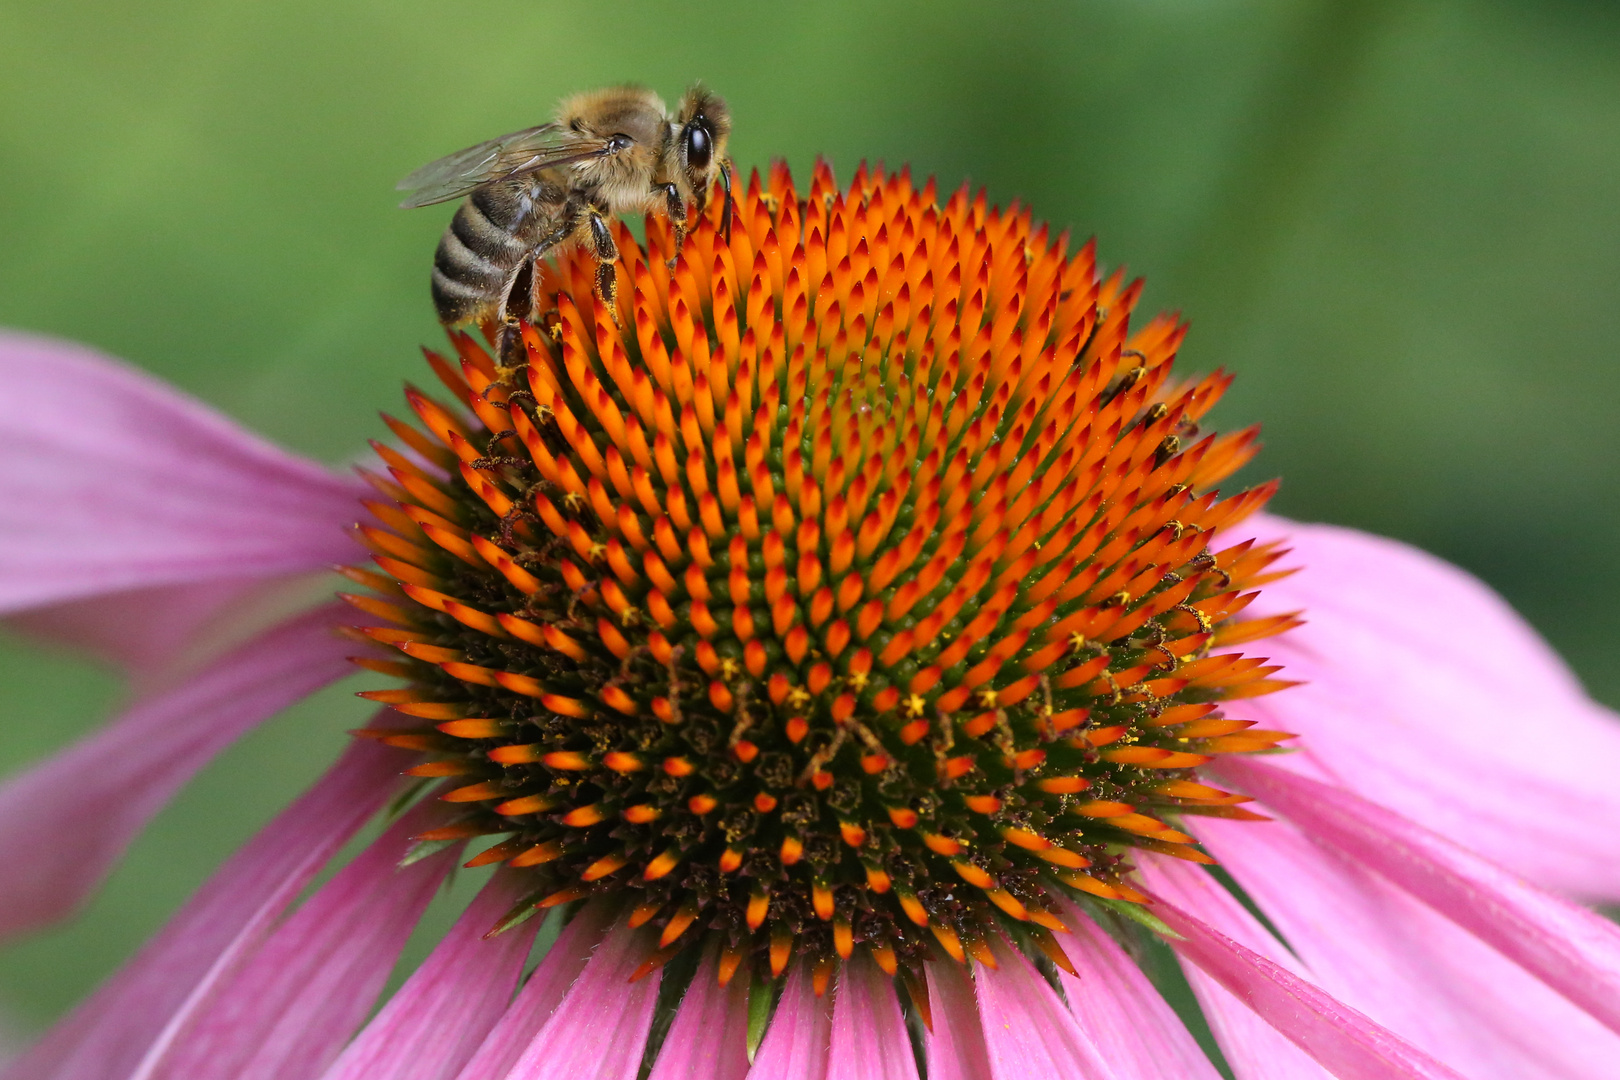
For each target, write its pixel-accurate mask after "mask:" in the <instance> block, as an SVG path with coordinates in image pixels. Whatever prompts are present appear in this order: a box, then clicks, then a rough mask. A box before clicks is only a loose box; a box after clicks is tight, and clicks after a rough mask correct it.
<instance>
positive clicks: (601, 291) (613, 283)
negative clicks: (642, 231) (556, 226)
mask: <svg viewBox="0 0 1620 1080" xmlns="http://www.w3.org/2000/svg"><path fill="white" fill-rule="evenodd" d="M586 213H587V215H588V216H587V219H586V220H587V221H589V223H590V227H591V250H592V252H593V253H594V254H595V255H596V295H597V297H598V298H599V299H600V300H601V301H602V303H603V305H604V306H605V307H606V308H607V309H608V314H609V315H610V316H612V318H613V325H614V326H618V325H619V279H618V277H617V275H616V272H615V271H616V267H615V264H616V263H617V262H618V261H619V245H617V244H615V243H614V242H613V230H612V229H610V228H608V223H607V220H606V219H605V218H604V217H603V216H602V214H601V212H600V211H598V210H597V209H596V208H595V207H592V208H591V209H590V210H588V211H586Z"/></svg>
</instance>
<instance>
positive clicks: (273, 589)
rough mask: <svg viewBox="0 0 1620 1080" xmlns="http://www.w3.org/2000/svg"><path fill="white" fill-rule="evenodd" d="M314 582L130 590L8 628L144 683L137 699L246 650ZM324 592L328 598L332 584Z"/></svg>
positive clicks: (40, 611) (9, 621) (73, 603)
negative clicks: (236, 649) (234, 650)
mask: <svg viewBox="0 0 1620 1080" xmlns="http://www.w3.org/2000/svg"><path fill="white" fill-rule="evenodd" d="M315 578H318V579H319V580H320V582H321V583H322V584H326V578H327V575H326V574H324V573H322V574H319V575H303V576H300V577H297V578H285V577H283V578H262V579H261V578H250V579H245V580H243V579H230V580H220V581H202V582H197V583H196V584H191V585H157V586H153V587H151V588H146V589H126V590H124V591H122V592H115V593H103V594H100V595H97V596H89V597H83V598H81V599H78V600H68V601H65V602H63V603H60V604H53V605H51V606H49V607H42V608H33V609H31V610H29V611H24V612H20V613H18V614H16V615H12V616H10V617H8V618H6V619H5V623H6V625H8V626H11V627H12V628H14V629H16V630H19V631H21V632H22V633H24V634H26V635H27V636H28V637H31V638H35V639H37V640H41V641H49V642H54V643H57V644H61V645H66V646H68V647H69V648H72V649H75V650H78V651H81V652H88V653H90V654H91V655H92V656H95V657H97V658H99V659H102V660H107V661H110V662H112V663H114V664H117V665H118V666H120V667H123V668H125V669H127V670H128V671H130V672H131V673H133V674H135V675H137V676H139V677H140V678H139V681H138V682H137V684H136V687H137V692H138V693H145V692H148V691H150V690H156V689H158V687H157V686H153V685H151V684H152V682H153V681H154V678H155V677H168V676H171V675H172V674H173V673H174V669H176V668H181V669H184V668H191V667H195V666H197V665H198V664H199V662H201V663H206V662H207V661H208V660H210V659H213V658H214V657H216V656H218V655H219V654H220V653H222V652H224V651H225V650H227V649H229V648H230V647H232V646H234V645H239V644H241V643H242V642H243V641H244V640H246V639H247V638H248V637H249V636H251V635H252V634H253V633H254V632H256V631H258V630H261V629H263V628H264V624H265V622H266V620H265V618H264V616H265V615H269V616H270V617H271V618H272V619H273V618H274V617H275V615H276V614H277V613H278V611H279V613H281V614H285V612H286V611H288V610H295V608H292V607H289V606H287V603H286V598H293V599H301V597H300V595H299V594H301V593H304V592H306V591H307V592H309V593H311V594H313V593H314V589H312V588H308V586H311V585H313V584H315V581H314V580H313V579H315ZM324 592H325V593H326V595H327V596H330V595H331V592H332V589H331V587H330V585H329V584H328V585H327V587H326V588H325V589H324ZM307 606H309V604H308V602H304V603H299V604H297V605H296V607H300V608H301V607H307ZM181 673H182V674H183V670H182V672H181Z"/></svg>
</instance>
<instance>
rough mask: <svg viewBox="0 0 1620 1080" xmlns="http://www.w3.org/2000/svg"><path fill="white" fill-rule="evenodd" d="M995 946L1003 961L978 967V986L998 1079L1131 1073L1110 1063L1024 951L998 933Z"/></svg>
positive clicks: (1094, 1079)
mask: <svg viewBox="0 0 1620 1080" xmlns="http://www.w3.org/2000/svg"><path fill="white" fill-rule="evenodd" d="M991 950H992V951H993V952H994V954H995V958H996V963H997V965H998V966H997V967H996V968H989V967H984V966H978V967H976V968H975V969H974V972H973V986H974V989H975V990H976V991H977V992H978V999H979V1019H980V1021H981V1022H982V1024H983V1030H984V1045H985V1050H986V1052H987V1054H988V1055H989V1058H990V1073H991V1075H992V1076H994V1077H995V1078H996V1080H1046V1078H1048V1077H1053V1076H1063V1077H1073V1078H1074V1080H1113V1078H1114V1077H1115V1076H1119V1077H1121V1080H1125V1078H1126V1077H1127V1076H1128V1075H1129V1074H1126V1073H1118V1072H1116V1071H1115V1070H1114V1069H1112V1068H1110V1065H1111V1063H1110V1062H1107V1061H1104V1060H1103V1058H1102V1055H1101V1054H1099V1053H1098V1052H1097V1047H1096V1045H1095V1044H1094V1043H1093V1042H1092V1041H1091V1039H1090V1037H1089V1036H1088V1035H1087V1034H1086V1032H1084V1031H1082V1030H1080V1025H1079V1024H1078V1023H1076V1022H1075V1018H1074V1015H1073V1014H1072V1013H1070V1012H1069V1010H1068V1009H1066V1008H1064V1007H1063V1002H1062V1001H1060V1000H1059V999H1058V996H1057V994H1056V993H1055V992H1054V991H1053V990H1052V988H1051V987H1050V986H1048V985H1047V983H1046V980H1045V979H1043V978H1041V977H1040V975H1039V974H1038V973H1037V972H1036V971H1035V968H1034V967H1033V966H1032V965H1031V964H1030V962H1029V961H1028V960H1026V959H1024V955H1023V953H1020V952H1018V951H1016V950H1014V949H1011V948H1008V947H1007V945H1006V944H1005V943H1004V942H1002V941H1000V940H995V939H992V941H991ZM1130 1080H1136V1078H1135V1077H1131V1078H1130Z"/></svg>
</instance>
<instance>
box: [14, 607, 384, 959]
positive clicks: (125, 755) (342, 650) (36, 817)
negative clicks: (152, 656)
mask: <svg viewBox="0 0 1620 1080" xmlns="http://www.w3.org/2000/svg"><path fill="white" fill-rule="evenodd" d="M340 617H342V613H341V609H339V608H337V607H336V606H329V607H326V608H322V609H320V610H318V611H314V612H310V613H309V614H306V615H303V616H300V617H298V618H295V619H292V620H290V621H288V622H286V623H283V624H282V625H280V626H278V627H275V628H274V629H272V630H270V631H268V632H266V633H264V634H263V635H261V636H259V637H258V638H256V639H254V640H253V641H250V642H248V643H247V644H245V645H243V646H241V647H240V648H238V649H236V650H235V651H233V652H231V653H229V654H227V655H226V656H224V657H222V658H220V659H219V660H218V661H216V662H215V663H213V664H212V665H210V666H209V667H207V668H206V669H204V670H203V671H202V672H200V673H199V674H197V675H196V676H195V677H193V678H191V679H190V680H188V681H187V682H185V683H184V684H183V685H181V686H179V687H177V688H175V689H173V690H171V691H169V692H168V693H164V694H160V695H158V696H156V697H153V698H150V699H148V700H146V701H143V702H141V703H139V704H137V705H135V706H134V707H133V708H131V709H130V710H129V711H128V712H126V713H125V714H124V715H123V716H122V717H120V718H118V719H117V720H115V721H113V722H112V723H111V724H109V725H107V726H106V727H104V728H102V729H101V730H99V731H97V732H95V733H94V734H92V735H90V736H88V737H87V738H85V739H82V740H80V741H79V742H78V743H76V744H74V745H73V746H71V747H69V748H68V749H67V750H65V751H63V752H62V753H60V754H57V755H56V756H55V757H53V758H50V759H49V760H47V761H45V762H43V763H42V764H40V765H37V766H35V767H34V768H33V769H31V770H29V771H27V772H24V773H22V774H21V775H19V776H14V777H12V778H11V779H10V780H8V781H7V782H6V783H5V784H4V785H3V786H0V866H4V867H6V868H7V869H6V871H5V872H4V873H3V874H0V934H14V933H17V932H18V931H21V930H27V929H31V928H33V927H37V926H40V925H43V924H45V923H48V922H51V921H53V920H55V919H59V918H61V917H63V916H65V915H66V914H68V913H69V912H70V911H72V910H73V909H74V908H75V907H77V906H78V904H79V903H80V901H82V900H83V899H84V897H85V896H86V895H88V894H89V893H90V892H91V891H92V890H93V889H95V887H96V886H97V885H98V884H99V883H100V882H101V880H102V878H104V877H105V876H106V874H107V871H108V870H109V869H110V868H111V867H112V865H113V863H114V862H115V861H117V859H118V857H119V856H120V855H122V854H123V851H124V849H125V848H126V847H127V846H128V845H129V842H130V840H132V839H133V838H134V836H135V834H136V833H138V832H139V831H140V830H141V829H142V828H143V827H144V826H145V825H146V823H147V821H149V820H150V819H151V817H152V815H153V814H155V813H156V812H157V811H158V810H159V809H161V808H162V807H163V805H164V804H165V803H167V802H168V800H169V799H170V798H171V797H172V796H173V795H174V793H175V791H176V790H178V789H179V787H180V786H181V785H182V784H184V783H185V782H186V781H187V780H188V779H190V778H191V776H192V774H194V773H195V772H196V771H197V770H198V769H200V768H201V767H202V766H203V765H205V764H207V762H208V761H209V760H211V759H212V758H213V757H214V755H215V754H217V753H219V751H220V750H222V749H224V748H225V747H226V746H228V745H230V743H231V742H233V741H234V740H235V739H236V738H237V737H239V736H240V735H242V734H243V733H244V732H246V731H248V730H250V729H251V728H253V727H254V725H256V724H258V723H259V722H260V721H262V720H264V719H266V718H267V717H269V716H272V715H273V714H275V713H276V712H278V711H280V710H281V709H283V708H285V707H286V706H288V705H290V704H292V703H293V702H295V701H297V700H298V699H300V698H302V697H304V696H306V695H308V694H310V693H312V692H313V691H315V690H318V689H319V688H321V687H322V686H325V685H327V684H328V683H331V682H335V681H337V680H338V679H339V678H341V677H343V676H344V675H345V674H347V673H348V671H349V665H348V664H347V663H346V662H345V661H344V655H345V654H346V653H347V652H351V651H353V647H352V646H345V645H344V643H343V642H342V641H341V640H340V639H339V638H337V637H336V636H335V635H334V634H333V632H332V626H333V624H334V623H335V622H336V621H337V619H338V618H340Z"/></svg>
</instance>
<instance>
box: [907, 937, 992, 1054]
mask: <svg viewBox="0 0 1620 1080" xmlns="http://www.w3.org/2000/svg"><path fill="white" fill-rule="evenodd" d="M923 974H924V975H925V976H926V977H927V979H928V999H929V1008H930V1009H931V1010H932V1011H933V1027H932V1028H930V1029H929V1030H928V1032H927V1033H926V1034H925V1035H924V1037H923V1044H924V1048H925V1050H926V1052H927V1056H928V1080H993V1078H994V1074H993V1073H992V1072H991V1071H990V1054H989V1051H987V1050H986V1049H985V1046H984V1028H983V1027H982V1026H981V1025H980V1023H979V1004H978V1001H977V1000H976V999H975V997H974V992H973V980H972V979H971V978H969V976H968V973H967V968H965V967H963V966H962V965H961V964H954V963H933V964H925V965H924V966H923Z"/></svg>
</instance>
